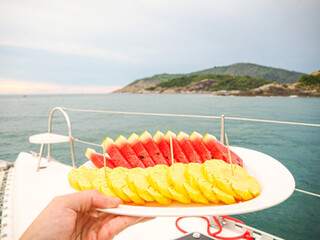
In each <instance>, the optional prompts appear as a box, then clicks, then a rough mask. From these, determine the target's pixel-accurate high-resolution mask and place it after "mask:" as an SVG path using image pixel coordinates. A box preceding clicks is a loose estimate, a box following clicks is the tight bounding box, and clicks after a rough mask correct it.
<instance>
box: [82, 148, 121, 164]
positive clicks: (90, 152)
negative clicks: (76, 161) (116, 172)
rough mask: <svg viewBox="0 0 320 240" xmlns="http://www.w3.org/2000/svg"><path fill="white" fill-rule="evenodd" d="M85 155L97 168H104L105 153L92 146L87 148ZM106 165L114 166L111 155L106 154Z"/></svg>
mask: <svg viewBox="0 0 320 240" xmlns="http://www.w3.org/2000/svg"><path fill="white" fill-rule="evenodd" d="M85 155H86V156H87V158H88V159H89V160H90V161H91V162H92V163H93V164H94V165H95V166H96V167H97V168H102V167H104V159H103V154H99V153H97V152H96V151H95V150H94V149H92V148H87V150H86V153H85ZM106 166H107V167H108V168H114V167H115V165H114V164H113V162H112V160H111V158H110V157H108V156H106Z"/></svg>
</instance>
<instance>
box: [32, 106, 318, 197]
mask: <svg viewBox="0 0 320 240" xmlns="http://www.w3.org/2000/svg"><path fill="white" fill-rule="evenodd" d="M56 111H60V112H61V113H62V114H63V116H64V117H65V119H66V122H67V126H68V136H65V137H67V139H68V141H69V142H70V149H71V157H72V164H73V167H74V168H76V167H77V165H76V161H75V153H74V146H73V143H74V142H79V143H83V144H87V145H91V146H95V147H99V148H102V151H103V155H105V152H104V148H103V147H102V146H101V144H96V143H92V142H89V141H85V140H81V139H78V138H75V137H74V136H72V130H71V123H70V119H69V116H68V114H67V112H68V111H69V112H86V113H104V114H120V115H142V116H156V117H174V118H201V119H220V122H221V123H220V142H221V143H224V133H225V122H226V120H235V121H250V122H262V123H275V124H289V125H298V126H308V127H320V124H314V123H302V122H288V121H276V120H266V119H255V118H240V117H229V116H225V115H221V116H210V115H192V114H171V113H148V112H126V111H109V110H91V109H78V108H66V107H55V108H53V109H52V111H51V113H50V116H49V123H48V133H49V134H52V117H53V115H54V113H55V112H56ZM52 142H54V143H56V142H58V141H47V142H45V143H47V144H48V156H47V158H48V159H50V158H51V144H52ZM63 142H65V141H63ZM38 143H39V142H38ZM42 148H43V145H42ZM42 150H43V149H42ZM41 156H42V153H41V150H40V158H39V165H38V166H40V160H41ZM38 169H39V168H38ZM295 190H296V191H299V192H302V193H305V194H309V195H313V196H316V197H320V194H316V193H312V192H308V191H305V190H301V189H297V188H295Z"/></svg>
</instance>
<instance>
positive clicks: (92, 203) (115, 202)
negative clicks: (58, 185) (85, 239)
mask: <svg viewBox="0 0 320 240" xmlns="http://www.w3.org/2000/svg"><path fill="white" fill-rule="evenodd" d="M61 199H63V202H64V204H65V207H68V208H71V209H73V210H74V211H76V212H81V211H88V210H90V209H92V208H115V207H118V206H119V205H120V203H121V200H120V199H119V198H116V197H109V196H106V195H104V194H102V193H100V192H99V191H98V190H95V189H91V190H85V191H80V192H76V193H72V194H68V195H65V196H63V198H61Z"/></svg>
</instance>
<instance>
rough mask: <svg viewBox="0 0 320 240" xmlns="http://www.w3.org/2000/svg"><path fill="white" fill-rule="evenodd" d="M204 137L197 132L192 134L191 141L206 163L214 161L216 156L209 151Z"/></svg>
mask: <svg viewBox="0 0 320 240" xmlns="http://www.w3.org/2000/svg"><path fill="white" fill-rule="evenodd" d="M202 137H203V136H202V135H201V134H200V133H197V132H193V133H191V135H190V137H189V139H190V141H191V143H192V145H193V147H194V149H195V150H196V151H197V153H198V154H199V156H200V157H201V160H202V162H205V161H207V160H211V159H214V156H213V155H212V154H211V152H210V151H209V150H208V149H207V147H206V145H205V144H204V143H203V142H202V140H201V139H202Z"/></svg>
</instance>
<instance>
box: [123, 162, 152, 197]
mask: <svg viewBox="0 0 320 240" xmlns="http://www.w3.org/2000/svg"><path fill="white" fill-rule="evenodd" d="M150 170H151V169H150V168H147V169H142V168H133V169H131V170H130V171H129V173H128V178H129V188H130V189H134V190H135V191H136V192H137V193H138V195H139V196H140V197H141V198H142V199H144V200H145V201H148V202H152V201H154V198H153V197H152V196H151V194H150V193H148V192H147V188H148V187H150V184H149V182H148V179H147V176H148V172H150Z"/></svg>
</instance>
